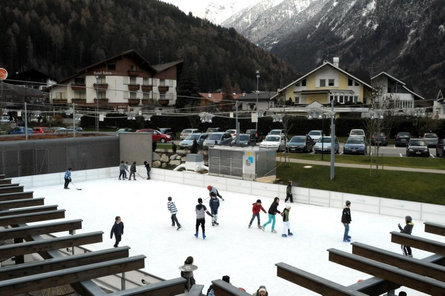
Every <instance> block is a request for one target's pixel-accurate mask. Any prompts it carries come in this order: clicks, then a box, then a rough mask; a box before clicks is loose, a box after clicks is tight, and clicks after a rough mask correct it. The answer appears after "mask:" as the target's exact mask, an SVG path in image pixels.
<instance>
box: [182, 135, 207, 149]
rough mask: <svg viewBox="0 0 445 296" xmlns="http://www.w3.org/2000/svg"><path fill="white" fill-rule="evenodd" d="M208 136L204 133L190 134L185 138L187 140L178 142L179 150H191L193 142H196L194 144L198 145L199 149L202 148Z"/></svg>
mask: <svg viewBox="0 0 445 296" xmlns="http://www.w3.org/2000/svg"><path fill="white" fill-rule="evenodd" d="M208 136H209V134H206V133H202V134H201V133H195V134H191V135H190V136H188V137H187V139H185V140H182V141H181V142H179V148H181V149H192V146H193V141H194V140H196V143H197V144H198V147H199V148H202V145H203V143H204V140H205V139H207V137H208Z"/></svg>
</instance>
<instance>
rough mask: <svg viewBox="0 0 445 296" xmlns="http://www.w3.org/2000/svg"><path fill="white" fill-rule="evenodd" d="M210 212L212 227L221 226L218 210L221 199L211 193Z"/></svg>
mask: <svg viewBox="0 0 445 296" xmlns="http://www.w3.org/2000/svg"><path fill="white" fill-rule="evenodd" d="M209 207H210V212H211V213H212V215H213V217H212V226H215V225H219V223H218V208H219V199H218V198H217V197H216V194H215V193H213V192H210V201H209Z"/></svg>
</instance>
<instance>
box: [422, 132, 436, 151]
mask: <svg viewBox="0 0 445 296" xmlns="http://www.w3.org/2000/svg"><path fill="white" fill-rule="evenodd" d="M423 139H424V140H425V143H426V145H427V146H428V147H432V148H435V147H436V146H437V142H439V137H438V136H437V134H436V133H425V134H423Z"/></svg>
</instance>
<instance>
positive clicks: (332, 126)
mask: <svg viewBox="0 0 445 296" xmlns="http://www.w3.org/2000/svg"><path fill="white" fill-rule="evenodd" d="M334 117H335V113H334V98H332V99H331V180H333V179H334V177H335V121H334Z"/></svg>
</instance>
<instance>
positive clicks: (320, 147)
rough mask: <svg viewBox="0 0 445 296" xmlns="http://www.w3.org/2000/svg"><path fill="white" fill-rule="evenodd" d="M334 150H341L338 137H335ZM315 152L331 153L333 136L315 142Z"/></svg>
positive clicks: (336, 151)
mask: <svg viewBox="0 0 445 296" xmlns="http://www.w3.org/2000/svg"><path fill="white" fill-rule="evenodd" d="M334 143H335V144H334V145H335V147H334V151H335V153H336V154H337V153H338V150H339V144H338V139H337V137H335V142H334ZM314 153H331V137H323V138H321V139H320V140H318V141H317V143H315V146H314Z"/></svg>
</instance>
